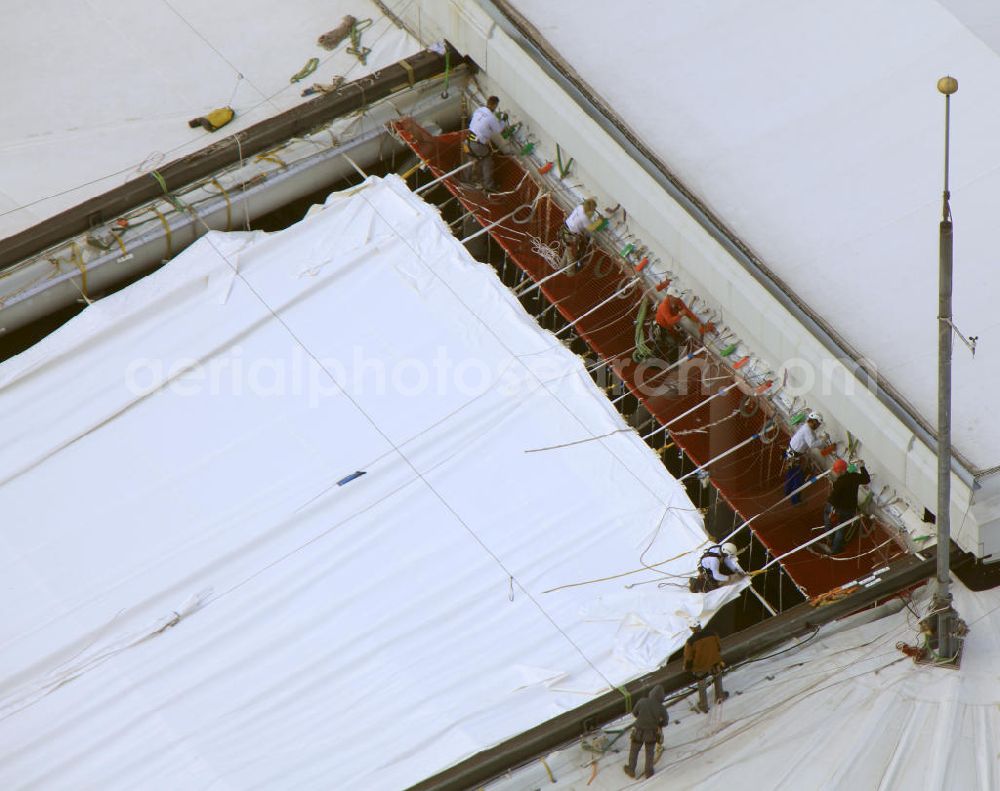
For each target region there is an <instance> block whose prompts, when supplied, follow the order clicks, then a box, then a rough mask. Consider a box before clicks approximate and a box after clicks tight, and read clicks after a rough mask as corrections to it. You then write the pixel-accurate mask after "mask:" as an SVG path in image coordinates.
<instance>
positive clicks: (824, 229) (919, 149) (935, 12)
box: [511, 0, 1000, 469]
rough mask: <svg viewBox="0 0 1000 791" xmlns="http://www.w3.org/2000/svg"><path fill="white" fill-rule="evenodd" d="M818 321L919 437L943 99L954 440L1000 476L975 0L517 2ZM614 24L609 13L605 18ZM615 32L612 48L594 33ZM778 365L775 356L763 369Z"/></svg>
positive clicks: (999, 84) (995, 63)
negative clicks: (956, 331) (886, 390)
mask: <svg viewBox="0 0 1000 791" xmlns="http://www.w3.org/2000/svg"><path fill="white" fill-rule="evenodd" d="M511 4H512V5H513V6H515V7H516V8H517V9H518V11H520V12H521V13H522V14H524V16H525V17H526V18H527V19H528V20H529V21H530V22H531V23H532V24H533V25H534V26H536V27H537V28H538V30H539V31H540V32H541V34H542V35H543V36H544V37H545V38H546V39H547V40H548V41H549V42H550V43H551V44H552V45H553V46H554V47H555V49H557V50H558V51H559V53H560V54H561V55H562V56H563V58H565V60H566V61H567V62H568V63H569V65H570V66H571V67H572V68H573V69H574V70H576V71H577V72H578V74H579V75H580V76H581V77H582V79H583V80H584V81H585V82H587V83H588V84H589V85H590V86H591V87H592V88H593V89H594V91H595V92H596V93H597V94H599V95H600V96H601V97H603V98H604V100H605V101H606V102H607V103H608V104H609V105H610V106H611V107H612V108H613V109H614V110H615V112H616V113H618V114H619V115H620V117H621V118H622V119H623V120H624V121H625V123H626V124H628V125H629V126H630V127H631V128H632V129H633V130H634V131H635V132H636V133H637V134H638V136H639V137H640V138H641V139H642V140H643V141H644V142H645V143H646V144H647V145H648V147H649V148H650V149H651V150H652V151H653V152H654V153H655V154H656V155H657V156H658V157H659V158H660V159H662V160H663V161H664V162H665V163H666V165H667V167H669V168H670V170H672V171H673V172H674V173H675V174H676V175H677V176H678V177H679V178H680V179H681V180H682V181H683V182H684V183H685V184H686V185H687V186H688V187H689V188H690V189H692V190H693V191H694V193H695V194H697V195H698V196H699V197H700V198H701V199H702V200H703V201H704V202H705V203H706V204H707V205H708V206H709V207H710V208H711V209H712V210H713V211H714V212H715V213H716V214H717V215H718V216H720V217H721V219H722V220H723V222H725V223H726V224H727V225H728V226H729V227H730V228H731V229H732V230H733V231H735V232H736V234H737V235H738V236H740V237H741V238H742V239H743V240H744V241H746V242H747V243H748V244H749V246H750V247H751V248H752V249H753V250H754V251H755V252H756V253H757V254H758V255H759V256H760V258H761V259H762V260H763V261H764V262H765V264H766V265H767V266H769V267H770V268H771V269H772V270H773V271H774V272H775V273H776V274H777V275H778V276H779V277H780V278H782V279H783V280H784V281H785V282H786V283H787V284H788V285H789V286H790V287H791V289H792V290H793V291H794V292H795V293H796V294H798V295H799V296H800V297H801V298H802V299H803V300H804V301H805V302H806V303H807V304H808V305H809V306H810V307H811V308H812V310H813V311H814V312H815V313H817V314H818V315H819V316H821V317H822V318H823V319H825V320H826V321H827V322H828V323H829V324H830V325H832V327H833V328H834V329H835V330H836V331H837V332H838V333H839V334H841V335H842V336H843V337H844V338H846V339H847V341H848V342H849V343H851V344H852V345H853V346H854V347H855V348H856V349H858V350H859V351H860V352H861V354H862V355H864V356H865V357H867V358H869V359H870V360H871V361H873V362H874V364H875V366H876V367H877V369H878V371H879V373H880V374H883V375H885V376H886V377H887V379H888V380H889V381H890V382H892V383H893V385H894V386H895V387H896V388H897V389H899V390H900V391H901V392H902V393H903V395H904V397H905V398H907V399H908V400H909V401H910V402H912V403H913V404H914V405H915V407H916V408H917V410H918V411H919V412H920V413H921V414H922V415H923V417H924V418H926V419H928V420H929V421H930V422H931V424H932V425H933V424H935V423H936V415H937V412H936V410H937V407H936V403H937V401H936V398H937V384H936V382H937V378H936V377H937V367H936V360H937V320H936V317H937V293H938V285H937V277H938V263H937V259H938V223H939V221H940V219H941V192H942V186H943V151H944V97H943V96H941V95H940V94H939V93H938V92H937V90H936V83H937V80H938V78H939V77H941V76H943V75H945V74H952V75H954V76H955V77H957V78H958V81H959V92H958V94H957V95H956V96H955V97H953V101H952V130H951V131H952V137H951V191H952V209H953V213H954V217H955V290H954V315H955V321H956V323H957V324H958V326H959V327H960V328H961V329H962V331H963V332H964V333H965V334H966V335H978V336H979V338H980V345H979V350H978V352H977V354H976V357H975V359H974V360H973V359H972V358H971V357H970V355H969V353H968V352H967V350H966V349H965V347H963V346H962V345H961V344H960V343H958V342H957V341H956V344H955V346H956V348H955V352H954V367H953V370H954V382H953V421H954V425H953V434H954V442H955V447H956V449H957V450H958V451H959V452H961V453H962V454H964V455H965V456H966V457H967V458H968V459H970V460H971V462H972V464H973V465H974V466H975V467H978V468H980V469H986V468H990V467H993V466H996V465H1000V421H996V420H994V419H992V418H991V417H989V416H988V410H986V409H984V403H985V402H984V400H983V399H984V398H988V395H984V394H990V393H993V392H995V391H996V390H997V388H1000V314H998V312H997V311H996V308H995V305H996V302H997V297H998V289H997V284H996V277H995V271H996V258H997V255H996V238H995V237H996V217H995V208H996V206H995V205H996V199H995V196H996V195H997V194H1000V105H998V103H997V101H996V97H997V96H998V95H1000V19H998V17H997V10H996V4H995V3H992V2H987V1H986V0H907V2H899V1H897V2H870V0H847V1H846V2H840V3H835V4H826V3H801V2H796V1H795V0H758V1H757V2H746V0H713V2H710V3H693V2H688V0H664V2H658V3H650V2H646V0H624V1H623V2H621V3H617V4H616V5H615V6H614V8H613V9H611V8H609V7H608V5H607V4H606V3H603V2H598V0H579V2H577V3H575V4H574V10H573V13H572V14H569V13H566V10H565V8H564V7H563V6H562V4H560V3H552V2H549V0H511ZM609 15H610V16H609ZM609 18H613V19H614V20H615V21H616V24H620V26H621V33H622V36H621V39H620V41H619V40H617V39H616V42H617V43H615V45H614V46H609V45H608V43H609V39H608V34H607V31H606V28H605V26H604V25H602V24H599V21H600V20H606V19H609ZM772 364H775V365H780V364H781V361H780V360H779V361H772Z"/></svg>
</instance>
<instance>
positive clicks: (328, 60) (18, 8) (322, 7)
mask: <svg viewBox="0 0 1000 791" xmlns="http://www.w3.org/2000/svg"><path fill="white" fill-rule="evenodd" d="M388 5H389V6H392V5H396V6H399V3H398V2H397V3H389V4H388ZM348 14H350V15H352V16H354V17H355V18H356V19H357V20H358V22H359V27H361V28H362V29H361V31H360V39H359V44H360V46H361V52H363V51H364V49H369V50H370V52H368V53H367V54H365V57H364V62H362V61H361V59H360V58H358V57H357V56H355V55H353V54H351V53H350V52H348V49H349V48H350V47H351V40H350V39H349V38H348V39H347V40H346V41H343V42H341V43H340V44H339V45H338V46H337V47H336V48H335V49H334V50H332V51H329V50H326V49H324V48H323V47H321V46H319V44H318V43H317V39H318V38H319V37H320V36H321V35H322V34H324V33H326V32H327V31H329V30H331V29H333V28H336V27H337V26H338V25H340V24H341V21H342V20H343V18H344V16H346V15H348ZM366 20H370V22H371V23H370V25H369V24H367V22H366ZM420 49H421V45H420V44H419V43H418V42H417V41H416V39H414V38H413V37H412V36H411V35H409V33H407V32H406V30H404V29H403V28H400V27H398V26H397V25H396V24H395V23H394V22H393V21H392V20H391V19H390V18H389V17H388V16H386V15H384V14H383V13H382V11H381V10H380V9H379V7H378V6H377V5H376V4H375V3H374V2H372V1H371V0H298V2H295V3H276V2H273V0H239V2H234V0H214V2H212V3H203V2H200V0H169V2H156V3H137V4H129V3H120V2H116V1H115V0H58V2H53V1H52V0H43V1H42V2H37V3H18V4H8V7H5V8H4V25H3V26H2V27H0V88H2V93H3V96H4V101H3V103H0V173H3V182H2V184H0V239H3V238H5V237H7V236H10V235H12V234H14V233H17V232H18V231H22V230H24V229H25V228H28V227H30V226H32V225H34V224H35V223H38V222H41V221H42V220H45V219H47V218H49V217H52V216H53V215H55V214H58V213H59V212H61V211H64V210H66V209H69V208H71V207H73V206H76V205H77V204H79V203H81V202H83V201H85V200H87V199H88V198H91V197H93V196H95V195H100V194H101V193H103V192H106V191H108V190H110V189H113V188H115V187H118V186H121V185H122V184H124V183H125V182H126V181H128V180H130V179H134V178H139V177H140V176H142V174H144V173H149V172H152V171H154V170H156V169H157V168H159V167H161V166H162V165H163V164H165V163H168V162H171V161H172V160H175V159H180V158H181V157H182V156H184V155H187V154H191V153H194V152H195V151H199V150H201V149H204V148H207V147H208V146H211V145H213V144H214V143H217V142H218V141H219V139H220V137H223V136H226V135H230V134H232V133H233V132H236V131H239V130H240V129H244V128H246V127H249V126H252V125H253V124H256V123H258V122H260V121H263V120H265V119H267V118H270V117H272V116H275V115H277V114H278V113H281V112H283V111H285V110H288V109H290V108H291V107H294V106H295V105H297V104H301V103H303V102H305V101H308V100H309V98H313V97H308V98H303V97H302V96H301V92H302V90H303V89H305V88H308V87H309V86H311V85H312V84H313V83H321V84H328V83H329V82H330V81H331V80H332V79H333V78H334V77H335V76H340V77H343V78H344V79H345V80H346V81H348V82H350V81H352V80H356V79H358V78H360V77H363V76H365V75H366V74H370V73H371V72H373V71H376V70H377V69H381V68H383V67H385V66H388V65H390V64H392V63H395V62H396V61H398V60H401V59H403V58H405V57H407V56H409V55H412V54H413V53H415V52H417V51H419V50H420ZM312 58H316V61H317V63H316V68H315V71H313V72H312V73H311V74H309V75H307V76H305V77H303V78H302V79H301V80H299V81H297V82H292V77H294V76H296V75H297V74H298V72H300V71H302V70H304V69H306V68H307V66H308V64H309V62H310V60H311V59H312ZM226 105H228V106H231V107H232V108H233V109H234V110H235V111H236V118H235V119H234V120H233V121H232V122H231V123H230V124H229V125H228V126H226V127H225V129H224V130H222V131H219V132H217V133H215V134H209V133H207V132H205V131H204V130H203V129H201V128H196V129H191V128H190V127H188V123H187V122H188V121H189V120H190V119H192V118H195V117H198V116H204V115H205V114H207V113H209V112H210V111H212V110H213V109H215V108H218V107H223V106H226ZM38 163H44V166H43V167H39V164H38Z"/></svg>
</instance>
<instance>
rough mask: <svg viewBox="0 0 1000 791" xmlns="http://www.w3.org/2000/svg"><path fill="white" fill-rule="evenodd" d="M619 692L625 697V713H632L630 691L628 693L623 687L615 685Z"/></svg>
mask: <svg viewBox="0 0 1000 791" xmlns="http://www.w3.org/2000/svg"><path fill="white" fill-rule="evenodd" d="M615 689H617V690H618V691H619V692H621V693H622V697H623V698H625V713H626V714H631V713H632V693H630V692H629V691H628V690H627V689H626V688H625V687H623V686H622V687H615Z"/></svg>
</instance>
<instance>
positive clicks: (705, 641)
mask: <svg viewBox="0 0 1000 791" xmlns="http://www.w3.org/2000/svg"><path fill="white" fill-rule="evenodd" d="M688 626H689V627H690V628H691V636H690V637H689V638H688V639H687V642H686V643H684V669H685V670H687V671H688V672H689V673H693V674H694V676H695V678H697V679H698V706H697V708H698V711H700V712H701V713H702V714H707V713H708V677H709V676H711V677H712V683H713V684H714V685H715V703H716V705H718V704H719V703H722V701H724V700H725V699H726V698H728V697H729V693H728V692H726V691H725V690H724V689H723V688H722V668H723V667H724V663H723V661H722V642H721V641H720V640H719V635H717V634H716V633H715V632H713V631H712V630H711V629H703V628H702V626H701V623H700V622H699V621H697V620H692V621H691V622H690V623H689V624H688Z"/></svg>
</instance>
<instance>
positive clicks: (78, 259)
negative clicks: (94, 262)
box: [70, 242, 92, 305]
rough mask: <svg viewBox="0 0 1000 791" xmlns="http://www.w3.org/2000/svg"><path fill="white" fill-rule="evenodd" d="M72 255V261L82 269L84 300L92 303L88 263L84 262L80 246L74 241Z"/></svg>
mask: <svg viewBox="0 0 1000 791" xmlns="http://www.w3.org/2000/svg"><path fill="white" fill-rule="evenodd" d="M70 250H71V252H72V255H71V257H70V261H71V262H72V263H73V264H74V265H75V266H76V268H77V269H79V270H80V293H81V294H83V298H84V300H86V302H87V304H88V305H89V304H90V303H91V301H92V300H91V299H90V296H89V295H88V294H87V265H86V264H85V263H84V262H83V255H82V254H81V253H80V246H79V245H78V244H77V243H76V242H73V244H72V246H71V247H70Z"/></svg>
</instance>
